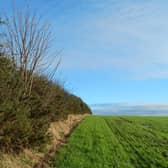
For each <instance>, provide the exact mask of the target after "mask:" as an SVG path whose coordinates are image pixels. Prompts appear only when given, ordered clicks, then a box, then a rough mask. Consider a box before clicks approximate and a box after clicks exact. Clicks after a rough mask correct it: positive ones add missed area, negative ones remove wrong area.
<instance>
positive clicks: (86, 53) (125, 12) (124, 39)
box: [0, 0, 168, 104]
mask: <svg viewBox="0 0 168 168" xmlns="http://www.w3.org/2000/svg"><path fill="white" fill-rule="evenodd" d="M27 4H29V6H30V9H31V10H32V11H36V13H39V14H40V15H42V16H44V19H45V20H47V21H48V22H50V23H51V24H52V25H53V33H54V34H55V36H56V40H55V42H54V48H55V49H57V50H62V53H61V56H62V64H61V66H60V70H59V73H58V74H57V75H58V79H59V80H61V81H62V83H64V82H65V87H66V88H67V89H68V90H69V91H71V92H72V93H75V94H76V95H78V96H80V97H81V98H82V99H84V101H86V102H87V103H88V104H104V103H109V104H110V103H114V102H119V103H121V102H124V103H125V102H126V103H130V104H167V103H168V1H166V0H159V1H158V0H124V1H122V0H61V1H60V0H47V1H46V0H29V1H23V0H15V6H16V7H18V8H20V7H21V8H22V9H24V8H25V6H26V5H27ZM0 10H1V12H0V13H1V14H2V11H4V10H6V11H8V12H9V13H10V11H11V1H10V0H1V4H0Z"/></svg>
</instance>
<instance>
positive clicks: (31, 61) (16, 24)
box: [5, 8, 60, 95]
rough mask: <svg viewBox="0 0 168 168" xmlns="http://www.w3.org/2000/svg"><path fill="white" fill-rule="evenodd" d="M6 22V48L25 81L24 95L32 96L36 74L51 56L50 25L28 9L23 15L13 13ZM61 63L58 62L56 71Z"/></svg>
mask: <svg viewBox="0 0 168 168" xmlns="http://www.w3.org/2000/svg"><path fill="white" fill-rule="evenodd" d="M5 20H6V28H7V30H6V44H7V46H6V48H7V49H8V53H9V54H8V55H9V56H10V57H12V60H13V61H14V62H15V64H16V66H17V67H18V68H19V71H20V74H21V78H22V80H23V81H24V94H26V95H30V94H31V90H32V84H33V79H34V73H35V72H37V70H38V69H40V68H41V66H42V65H45V68H46V69H47V68H48V67H49V65H47V64H46V60H47V59H48V58H47V57H48V56H49V55H48V54H49V48H50V44H51V40H52V33H51V28H50V25H49V24H47V23H42V19H41V18H40V17H37V16H36V15H35V14H34V15H31V14H30V10H29V9H28V8H27V10H26V12H25V13H23V12H22V11H20V10H17V11H15V10H14V11H13V16H12V17H11V18H10V17H8V16H7V15H5ZM59 64H60V61H59V60H58V61H57V62H56V69H57V68H58V65H59Z"/></svg>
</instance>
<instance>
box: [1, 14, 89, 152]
mask: <svg viewBox="0 0 168 168" xmlns="http://www.w3.org/2000/svg"><path fill="white" fill-rule="evenodd" d="M29 17H30V15H29V13H27V15H25V17H23V18H24V20H15V19H16V18H17V16H15V17H13V19H14V20H13V23H14V24H13V25H12V26H11V25H10V24H9V23H8V22H7V26H8V27H7V28H8V29H7V30H8V35H9V38H8V39H7V42H8V43H7V46H6V44H5V43H4V44H3V43H1V50H0V150H2V151H7V152H9V151H15V152H19V151H20V150H22V149H23V148H25V147H28V148H30V147H38V148H40V146H41V145H43V144H45V143H46V142H47V141H48V140H49V135H48V133H47V131H48V128H49V125H50V122H52V121H56V120H60V119H65V118H66V117H67V116H68V114H84V113H91V111H90V109H89V107H88V106H87V105H86V104H85V103H84V102H83V101H82V100H81V99H80V98H79V97H77V96H75V95H72V94H70V93H69V92H68V91H66V90H65V89H64V88H63V87H62V86H61V85H59V84H58V83H54V82H53V81H52V80H50V79H49V78H47V77H46V76H43V75H39V74H38V73H37V72H36V66H38V63H39V60H41V58H42V57H43V52H46V50H44V49H47V47H48V40H47V38H48V37H49V33H48V32H47V33H45V31H46V30H44V29H41V28H40V29H38V27H37V24H35V17H32V20H31V18H30V19H29ZM18 18H22V17H20V16H18ZM7 21H8V19H7ZM17 23H18V25H17ZM29 23H30V24H29ZM19 24H20V25H19ZM33 26H35V27H33ZM42 28H43V27H42ZM42 30H43V31H42ZM41 31H42V32H41ZM33 32H34V33H33ZM17 33H18V34H17ZM17 39H19V40H18V41H17ZM26 40H27V41H26ZM33 40H34V41H33ZM36 43H37V44H36ZM2 47H3V49H4V50H2ZM2 51H4V52H2ZM15 54H17V57H16V56H15ZM19 61H20V62H19ZM30 61H31V63H30ZM18 62H19V63H18Z"/></svg>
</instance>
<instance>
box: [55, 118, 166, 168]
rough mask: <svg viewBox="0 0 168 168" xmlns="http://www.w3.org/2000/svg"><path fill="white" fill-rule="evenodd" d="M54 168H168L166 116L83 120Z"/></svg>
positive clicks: (58, 154)
mask: <svg viewBox="0 0 168 168" xmlns="http://www.w3.org/2000/svg"><path fill="white" fill-rule="evenodd" d="M53 167H57V168H168V117H99V116H89V117H87V118H86V119H85V120H84V121H83V122H82V123H81V124H80V125H79V126H78V127H77V128H76V129H75V131H74V132H73V133H72V134H71V136H70V138H69V140H68V143H67V145H65V146H64V147H62V148H61V149H60V150H59V152H58V153H57V154H56V157H55V159H54V161H53Z"/></svg>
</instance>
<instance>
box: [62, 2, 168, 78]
mask: <svg viewBox="0 0 168 168" xmlns="http://www.w3.org/2000/svg"><path fill="white" fill-rule="evenodd" d="M90 2H92V5H93V4H94V5H93V6H94V7H95V8H97V9H100V11H99V12H97V13H95V14H88V16H87V17H82V20H75V21H73V20H72V21H71V22H68V23H67V24H69V25H67V24H65V25H63V27H64V26H65V27H66V26H68V29H71V34H68V33H69V31H66V30H65V34H66V36H67V37H68V38H71V40H72V43H69V45H70V46H71V48H70V49H69V48H66V49H65V53H64V55H65V58H64V62H63V66H64V68H79V67H80V68H83V69H96V68H97V69H100V68H103V69H109V68H115V69H119V70H123V73H126V72H129V73H130V74H131V75H132V76H134V77H135V78H138V79H143V78H167V77H168V75H167V71H168V56H167V55H168V47H167V44H168V38H167V37H168V22H167V20H168V13H167V12H166V8H165V7H164V3H163V4H162V3H161V4H159V5H158V4H157V2H156V1H138V2H134V1H126V2H122V3H121V2H119V1H108V2H107V3H106V2H102V3H100V2H98V3H96V1H90ZM103 10H105V11H103ZM89 12H90V11H89ZM89 16H90V17H89ZM66 28H67V27H66ZM63 31H64V30H63ZM79 43H80V46H79ZM72 47H74V49H72ZM161 65H163V66H164V65H167V68H162V66H161ZM128 75H129V74H128Z"/></svg>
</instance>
